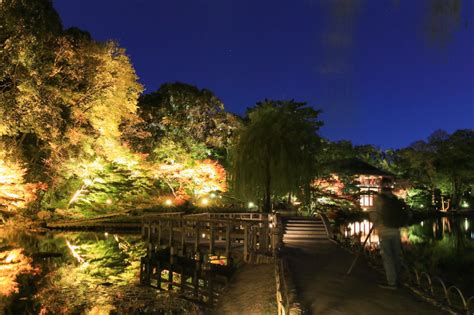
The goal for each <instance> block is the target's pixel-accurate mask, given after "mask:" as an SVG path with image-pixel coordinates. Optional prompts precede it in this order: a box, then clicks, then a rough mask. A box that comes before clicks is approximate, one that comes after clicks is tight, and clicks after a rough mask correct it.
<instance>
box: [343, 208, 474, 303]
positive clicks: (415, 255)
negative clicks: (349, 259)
mask: <svg viewBox="0 0 474 315" xmlns="http://www.w3.org/2000/svg"><path fill="white" fill-rule="evenodd" d="M371 226H372V224H371V223H370V222H369V221H362V222H354V223H350V224H347V225H345V226H341V227H340V236H342V237H343V239H344V240H345V241H349V242H351V243H362V242H363V241H364V240H365V239H366V237H367V234H368V232H369V230H370V227H371ZM401 240H402V243H403V249H404V251H403V254H404V255H403V256H404V260H405V262H406V263H407V264H408V265H409V266H411V267H414V268H416V269H418V270H422V271H426V272H428V273H429V274H431V275H435V276H438V277H441V278H442V279H443V280H445V281H446V282H447V283H448V284H454V285H456V286H458V287H460V288H461V289H462V291H463V292H464V293H465V294H467V295H468V296H470V295H474V286H472V282H473V281H474V218H472V217H470V218H469V217H461V216H454V217H442V218H433V219H429V220H424V221H421V222H419V223H418V224H414V225H411V226H409V227H406V228H402V229H401ZM378 243H379V238H378V234H377V229H375V230H374V232H373V235H371V236H370V238H369V240H368V242H367V245H366V246H368V247H369V248H372V249H377V248H378Z"/></svg>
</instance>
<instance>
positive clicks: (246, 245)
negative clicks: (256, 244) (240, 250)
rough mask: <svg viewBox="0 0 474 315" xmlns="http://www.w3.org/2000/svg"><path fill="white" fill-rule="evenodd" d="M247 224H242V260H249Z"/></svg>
mask: <svg viewBox="0 0 474 315" xmlns="http://www.w3.org/2000/svg"><path fill="white" fill-rule="evenodd" d="M249 245H250V244H249V226H248V225H247V224H245V225H244V261H245V262H248V260H249Z"/></svg>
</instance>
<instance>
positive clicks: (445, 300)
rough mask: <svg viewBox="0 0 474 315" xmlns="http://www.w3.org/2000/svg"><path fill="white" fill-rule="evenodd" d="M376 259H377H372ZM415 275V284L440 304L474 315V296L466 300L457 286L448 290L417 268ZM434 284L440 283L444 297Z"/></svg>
mask: <svg viewBox="0 0 474 315" xmlns="http://www.w3.org/2000/svg"><path fill="white" fill-rule="evenodd" d="M364 250H366V251H370V249H367V248H365V249H364ZM372 259H375V258H372ZM412 270H413V274H414V275H415V279H414V283H413V284H415V285H416V286H418V287H419V288H420V289H421V290H422V291H423V292H425V293H428V295H429V296H430V297H431V298H433V299H435V300H436V301H437V302H438V303H440V304H441V305H445V306H447V307H449V308H451V309H454V310H455V311H456V312H457V311H459V310H460V309H461V310H462V311H464V312H465V313H466V314H467V315H472V314H474V313H472V312H471V308H474V296H471V297H470V298H468V299H466V298H465V297H464V294H463V293H462V291H461V289H459V288H458V287H457V286H454V285H452V286H450V287H448V288H447V286H446V284H445V283H444V281H443V280H442V279H441V278H439V277H437V276H435V277H431V276H430V275H429V273H427V272H425V271H421V272H420V271H418V270H417V269H416V268H412ZM423 279H426V280H427V281H422V280H423ZM434 283H439V284H440V285H441V287H442V293H444V296H438V295H437V294H436V292H435V290H434V285H433V284H434ZM453 293H457V295H458V297H459V298H460V301H461V307H460V308H459V307H458V306H457V305H454V303H453V299H452V298H451V296H452V294H453Z"/></svg>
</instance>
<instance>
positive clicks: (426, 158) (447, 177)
mask: <svg viewBox="0 0 474 315" xmlns="http://www.w3.org/2000/svg"><path fill="white" fill-rule="evenodd" d="M397 154H398V155H399V156H400V161H399V162H400V164H401V167H400V168H401V169H402V170H404V172H403V176H404V177H406V178H409V179H410V180H411V181H412V183H413V184H414V186H415V188H416V189H418V190H419V194H421V195H422V194H423V192H421V191H420V189H419V188H423V187H424V188H425V189H426V190H429V191H430V192H431V194H432V200H433V201H435V202H436V203H437V206H438V208H440V209H444V210H447V209H448V208H450V207H452V208H458V207H459V206H460V203H461V202H462V200H461V196H462V195H463V193H464V192H465V191H467V190H470V187H472V186H473V185H474V171H473V170H474V164H473V163H474V162H473V160H474V159H473V157H474V131H472V130H470V129H465V130H458V131H456V132H454V133H453V134H451V135H449V134H448V133H446V132H444V131H436V132H434V133H433V134H432V135H431V136H430V137H429V139H428V141H427V142H425V141H417V142H415V143H414V144H412V145H411V146H410V147H408V148H405V149H402V150H400V151H399V152H397ZM438 190H439V191H440V193H441V196H438V195H437V193H436V192H437V191H438ZM412 194H413V193H412ZM438 198H440V199H441V200H437V199H438Z"/></svg>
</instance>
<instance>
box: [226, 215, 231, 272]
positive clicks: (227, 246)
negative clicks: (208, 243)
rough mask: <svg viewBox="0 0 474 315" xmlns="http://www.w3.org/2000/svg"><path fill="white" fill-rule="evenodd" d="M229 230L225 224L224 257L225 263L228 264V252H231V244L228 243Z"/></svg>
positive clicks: (229, 226) (228, 226)
mask: <svg viewBox="0 0 474 315" xmlns="http://www.w3.org/2000/svg"><path fill="white" fill-rule="evenodd" d="M230 229H231V225H230V224H227V226H226V229H225V257H226V258H227V263H229V261H230V260H229V259H230V250H231V247H230V246H231V243H230Z"/></svg>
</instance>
